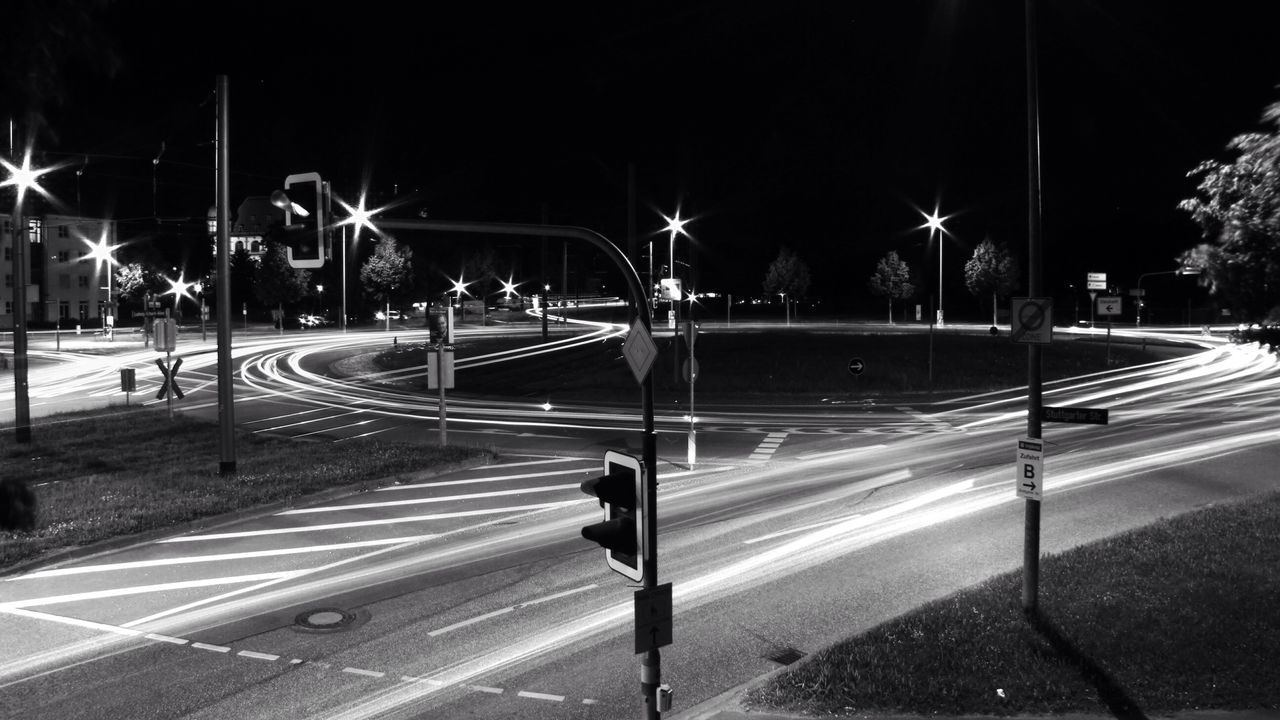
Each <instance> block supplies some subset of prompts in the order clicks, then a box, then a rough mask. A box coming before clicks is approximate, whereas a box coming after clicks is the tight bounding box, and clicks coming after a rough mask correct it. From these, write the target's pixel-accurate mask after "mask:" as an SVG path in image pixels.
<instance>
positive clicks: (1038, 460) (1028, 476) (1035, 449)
mask: <svg viewBox="0 0 1280 720" xmlns="http://www.w3.org/2000/svg"><path fill="white" fill-rule="evenodd" d="M1013 467H1014V482H1015V483H1016V484H1017V491H1018V497H1020V498H1026V499H1028V500H1040V499H1041V497H1042V496H1043V490H1042V488H1043V486H1044V441H1043V440H1041V439H1039V438H1029V437H1024V438H1020V439H1019V440H1018V455H1017V462H1016V463H1015V464H1014V466H1013Z"/></svg>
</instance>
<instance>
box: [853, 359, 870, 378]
mask: <svg viewBox="0 0 1280 720" xmlns="http://www.w3.org/2000/svg"><path fill="white" fill-rule="evenodd" d="M866 369H867V364H866V363H864V362H862V358H854V359H852V360H850V361H849V372H850V373H851V374H853V375H861V374H862V371H863V370H866Z"/></svg>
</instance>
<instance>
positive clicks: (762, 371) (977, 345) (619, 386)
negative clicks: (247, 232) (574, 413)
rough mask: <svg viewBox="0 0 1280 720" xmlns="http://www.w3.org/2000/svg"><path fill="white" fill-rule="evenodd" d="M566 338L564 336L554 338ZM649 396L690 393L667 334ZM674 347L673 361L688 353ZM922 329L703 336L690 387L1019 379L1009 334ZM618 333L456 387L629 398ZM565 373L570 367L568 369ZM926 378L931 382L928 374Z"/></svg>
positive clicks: (397, 356) (851, 393)
mask: <svg viewBox="0 0 1280 720" xmlns="http://www.w3.org/2000/svg"><path fill="white" fill-rule="evenodd" d="M557 337H564V332H563V331H560V333H559V334H558V335H556V334H553V335H552V338H553V339H555V338H557ZM533 342H534V341H532V340H530V339H529V338H528V337H524V338H516V339H507V340H502V339H470V338H468V339H464V340H460V341H459V343H458V346H457V355H458V357H460V358H461V357H477V356H480V355H484V354H487V353H491V352H497V351H499V350H502V349H508V348H510V347H518V346H526V345H531V344H533ZM656 342H657V344H658V358H657V360H655V361H654V366H653V379H654V392H655V393H656V394H657V395H658V397H659V398H663V397H666V398H669V399H670V398H680V397H684V396H687V395H688V392H689V386H688V385H686V384H685V383H684V382H683V380H682V379H681V376H680V373H678V372H677V369H678V368H679V364H678V363H677V362H676V358H675V356H674V354H675V351H676V348H675V347H674V346H673V342H672V340H671V338H670V337H658V338H656ZM676 342H678V343H680V362H681V363H682V362H683V361H684V358H685V357H686V352H685V350H684V347H683V344H684V341H683V340H678V341H676ZM929 345H930V339H929V335H928V333H927V332H925V331H915V332H865V331H863V330H861V329H858V328H851V329H849V330H839V331H835V330H831V331H827V330H822V331H815V330H795V331H788V330H765V331H734V332H723V331H717V332H704V333H702V334H700V335H699V339H698V340H697V342H696V355H697V360H698V367H699V375H698V380H697V391H698V392H699V393H700V394H701V393H705V394H707V395H711V396H714V395H719V396H724V397H753V398H761V397H763V396H766V395H775V396H776V395H786V396H791V397H795V396H801V395H803V396H810V397H812V396H822V397H831V398H839V399H848V398H855V397H866V396H876V395H899V394H910V393H924V392H928V391H930V389H931V388H932V389H933V390H934V391H937V392H944V393H945V392H986V391H990V390H1001V389H1005V388H1010V387H1017V386H1019V385H1025V384H1026V382H1027V350H1026V346H1025V345H1019V344H1016V343H1013V342H1010V341H1009V338H1008V336H1007V335H1005V336H999V337H990V336H986V335H973V334H961V333H958V332H937V333H935V334H934V338H933V353H932V357H933V367H932V369H930V351H929ZM621 348H622V341H621V340H620V339H618V338H612V339H610V340H607V341H604V342H599V343H592V344H589V345H585V346H582V347H578V348H574V349H571V350H565V351H562V352H557V353H548V354H544V355H533V356H529V357H527V358H523V359H521V360H520V361H519V362H515V363H498V364H494V365H486V366H481V367H478V368H475V369H472V370H468V371H467V372H466V373H463V374H462V375H461V376H460V377H459V379H458V381H459V385H458V389H459V391H462V392H471V393H477V392H478V393H484V394H491V395H501V396H504V397H513V398H518V397H527V398H534V399H537V400H538V401H539V402H541V401H542V399H545V398H549V397H550V398H560V399H564V398H591V399H598V398H601V397H622V398H633V397H634V395H635V388H636V382H635V378H634V377H633V376H632V374H631V370H630V369H629V368H628V366H627V364H626V362H625V361H624V359H623V357H622V349H621ZM427 354H428V350H427V349H426V347H425V346H424V345H421V344H408V343H406V344H403V345H399V346H398V347H396V348H395V350H393V351H389V352H386V353H383V354H382V355H380V356H379V359H378V362H379V363H380V364H381V365H382V366H384V367H386V368H387V369H397V368H402V367H412V366H419V365H424V364H425V363H426V362H427V357H426V356H427ZM1110 355H1111V366H1112V367H1115V366H1128V365H1138V364H1141V363H1145V362H1152V361H1154V360H1158V359H1160V357H1159V356H1158V355H1156V354H1155V353H1152V352H1146V351H1143V350H1140V349H1138V348H1137V347H1136V346H1121V345H1119V344H1118V343H1116V344H1114V345H1113V347H1112V348H1111V351H1110ZM855 357H857V358H861V359H862V360H863V361H864V363H865V365H866V370H865V371H864V372H863V373H862V374H861V375H859V376H857V377H854V376H853V375H851V374H850V373H849V361H850V360H851V359H852V358H855ZM1043 366H1044V370H1043V373H1044V379H1045V380H1046V381H1049V380H1055V379H1060V378H1066V377H1074V376H1078V375H1085V374H1088V373H1093V372H1098V371H1101V370H1106V369H1107V368H1108V364H1107V349H1106V347H1105V346H1104V345H1103V344H1102V343H1101V342H1087V341H1082V340H1081V341H1077V340H1063V341H1060V342H1056V343H1054V345H1053V346H1052V348H1051V349H1050V350H1047V351H1046V352H1045V353H1044V361H1043ZM566 369H571V371H570V372H566ZM931 373H932V376H933V380H932V383H931V382H930V374H931ZM422 383H423V384H424V386H425V380H423V381H422Z"/></svg>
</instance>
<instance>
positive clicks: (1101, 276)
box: [1087, 273, 1107, 290]
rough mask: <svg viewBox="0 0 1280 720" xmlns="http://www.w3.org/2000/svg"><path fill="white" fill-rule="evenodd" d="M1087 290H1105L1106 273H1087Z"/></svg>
mask: <svg viewBox="0 0 1280 720" xmlns="http://www.w3.org/2000/svg"><path fill="white" fill-rule="evenodd" d="M1087 279H1088V283H1089V285H1088V289H1090V290H1106V289H1107V274H1106V273H1088V278H1087Z"/></svg>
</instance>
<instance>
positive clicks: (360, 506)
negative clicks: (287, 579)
mask: <svg viewBox="0 0 1280 720" xmlns="http://www.w3.org/2000/svg"><path fill="white" fill-rule="evenodd" d="M578 487H579V483H569V484H567V485H548V486H546V487H533V488H518V489H515V490H494V491H492V492H483V493H466V494H464V495H447V496H445V497H429V498H414V499H412V500H388V501H386V502H376V503H356V504H355V505H324V506H321V507H312V508H300V509H298V510H285V511H284V512H279V513H276V515H312V514H315V513H325V512H342V511H343V510H364V509H368V508H384V507H396V506H399V505H424V504H427V503H442V502H453V501H454V500H478V499H480V498H491V497H504V496H508V495H523V494H525V493H544V492H557V491H559V490H569V489H574V490H576V489H578Z"/></svg>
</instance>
